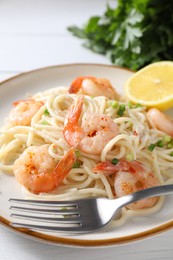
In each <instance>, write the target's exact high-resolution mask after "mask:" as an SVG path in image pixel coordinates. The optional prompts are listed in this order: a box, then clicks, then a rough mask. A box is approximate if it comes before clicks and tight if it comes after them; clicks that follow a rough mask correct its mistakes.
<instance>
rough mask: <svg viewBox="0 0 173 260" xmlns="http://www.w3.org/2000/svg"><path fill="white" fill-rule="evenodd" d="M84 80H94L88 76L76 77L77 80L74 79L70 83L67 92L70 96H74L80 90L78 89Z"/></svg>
mask: <svg viewBox="0 0 173 260" xmlns="http://www.w3.org/2000/svg"><path fill="white" fill-rule="evenodd" d="M84 79H94V77H90V76H88V77H86V76H85V77H78V78H76V79H75V80H73V82H72V83H71V85H70V88H69V90H68V92H69V93H70V94H72V93H74V94H76V93H77V92H78V91H79V90H80V88H81V87H82V82H83V80H84Z"/></svg>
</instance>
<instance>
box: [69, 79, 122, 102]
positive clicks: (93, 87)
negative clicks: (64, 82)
mask: <svg viewBox="0 0 173 260" xmlns="http://www.w3.org/2000/svg"><path fill="white" fill-rule="evenodd" d="M79 90H81V94H83V95H89V96H93V97H97V96H105V97H107V98H109V99H119V95H118V93H117V92H116V90H115V89H114V88H113V86H112V85H111V83H110V81H109V80H108V79H103V78H95V77H78V78H76V79H75V80H74V81H73V82H72V84H71V86H70V88H69V93H78V91H79Z"/></svg>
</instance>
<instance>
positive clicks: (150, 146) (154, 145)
mask: <svg viewBox="0 0 173 260" xmlns="http://www.w3.org/2000/svg"><path fill="white" fill-rule="evenodd" d="M155 147H156V144H150V145H149V147H148V150H149V151H150V152H152V151H153V150H154V148H155Z"/></svg>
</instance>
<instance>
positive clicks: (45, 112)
mask: <svg viewBox="0 0 173 260" xmlns="http://www.w3.org/2000/svg"><path fill="white" fill-rule="evenodd" d="M43 114H44V115H45V116H49V115H50V113H49V111H48V109H47V108H46V109H45V110H44V112H43Z"/></svg>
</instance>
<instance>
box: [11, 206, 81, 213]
mask: <svg viewBox="0 0 173 260" xmlns="http://www.w3.org/2000/svg"><path fill="white" fill-rule="evenodd" d="M9 209H11V210H17V211H25V212H30V213H40V214H60V215H70V214H72V215H73V214H74V215H76V214H79V212H78V210H77V209H75V208H74V209H64V208H62V209H59V210H58V209H43V208H42V209H41V208H40V209H36V208H28V207H17V206H10V207H9Z"/></svg>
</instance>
